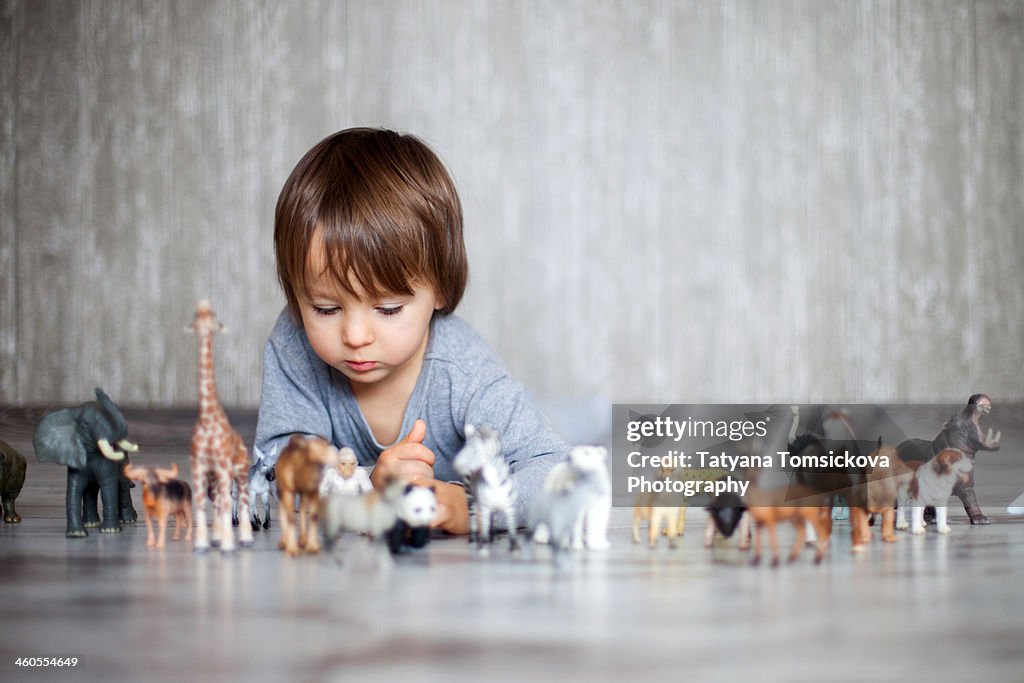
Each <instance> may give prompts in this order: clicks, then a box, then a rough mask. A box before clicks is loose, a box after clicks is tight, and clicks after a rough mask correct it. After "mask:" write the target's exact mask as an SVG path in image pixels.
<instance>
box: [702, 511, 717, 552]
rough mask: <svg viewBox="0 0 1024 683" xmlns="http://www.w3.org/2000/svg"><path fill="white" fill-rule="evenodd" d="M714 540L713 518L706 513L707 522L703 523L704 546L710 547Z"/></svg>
mask: <svg viewBox="0 0 1024 683" xmlns="http://www.w3.org/2000/svg"><path fill="white" fill-rule="evenodd" d="M714 542H715V520H714V519H713V518H712V517H711V513H710V512H709V513H708V522H707V524H705V525H704V547H705V548H710V547H711V545H712V544H713V543H714Z"/></svg>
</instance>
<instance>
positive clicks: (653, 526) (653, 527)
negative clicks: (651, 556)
mask: <svg viewBox="0 0 1024 683" xmlns="http://www.w3.org/2000/svg"><path fill="white" fill-rule="evenodd" d="M660 532H661V510H659V509H658V508H651V521H650V522H648V524H647V547H649V548H650V549H652V550H653V549H654V548H657V547H658V534H659V533H660Z"/></svg>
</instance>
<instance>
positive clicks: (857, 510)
mask: <svg viewBox="0 0 1024 683" xmlns="http://www.w3.org/2000/svg"><path fill="white" fill-rule="evenodd" d="M834 509H835V508H833V510H834ZM846 510H847V515H848V516H849V518H850V543H851V546H852V552H855V553H859V552H862V551H863V550H864V549H865V548H866V547H867V545H868V544H869V543H870V542H871V531H870V530H869V528H868V512H867V510H865V509H864V508H861V507H848V508H846ZM832 519H835V515H833V516H832Z"/></svg>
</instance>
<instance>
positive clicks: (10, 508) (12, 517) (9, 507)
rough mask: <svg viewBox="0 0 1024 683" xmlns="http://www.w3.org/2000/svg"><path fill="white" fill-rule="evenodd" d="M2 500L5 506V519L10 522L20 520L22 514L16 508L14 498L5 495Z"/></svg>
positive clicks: (15, 522)
mask: <svg viewBox="0 0 1024 683" xmlns="http://www.w3.org/2000/svg"><path fill="white" fill-rule="evenodd" d="M2 501H3V506H4V521H5V522H7V523H8V524H17V523H18V522H20V521H21V515H19V514H18V513H17V511H15V509H14V498H13V497H9V496H4V497H3V499H2Z"/></svg>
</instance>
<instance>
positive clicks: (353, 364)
mask: <svg viewBox="0 0 1024 683" xmlns="http://www.w3.org/2000/svg"><path fill="white" fill-rule="evenodd" d="M345 365H347V366H349V367H350V368H352V369H353V370H355V371H356V372H369V371H370V370H373V369H374V368H376V367H377V361H372V360H365V361H355V360H347V361H345Z"/></svg>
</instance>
